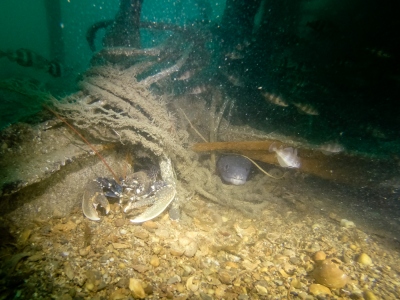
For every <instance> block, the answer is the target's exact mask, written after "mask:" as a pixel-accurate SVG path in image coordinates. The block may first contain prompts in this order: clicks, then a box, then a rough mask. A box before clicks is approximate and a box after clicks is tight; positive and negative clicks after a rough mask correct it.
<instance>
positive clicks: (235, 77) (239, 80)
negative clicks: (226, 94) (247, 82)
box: [221, 71, 244, 87]
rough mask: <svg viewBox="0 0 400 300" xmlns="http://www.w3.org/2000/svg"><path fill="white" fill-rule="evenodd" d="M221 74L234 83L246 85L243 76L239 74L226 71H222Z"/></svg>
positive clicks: (241, 85)
mask: <svg viewBox="0 0 400 300" xmlns="http://www.w3.org/2000/svg"><path fill="white" fill-rule="evenodd" d="M221 74H222V75H224V76H225V77H226V79H227V80H228V81H229V82H230V83H231V84H232V85H233V86H238V87H244V83H243V80H242V78H241V77H240V76H239V75H238V74H229V73H228V72H226V71H221Z"/></svg>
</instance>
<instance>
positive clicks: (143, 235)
mask: <svg viewBox="0 0 400 300" xmlns="http://www.w3.org/2000/svg"><path fill="white" fill-rule="evenodd" d="M133 236H135V237H137V238H139V239H141V240H147V239H148V237H149V232H148V231H146V230H144V229H143V228H141V227H138V228H136V230H135V231H134V232H133Z"/></svg>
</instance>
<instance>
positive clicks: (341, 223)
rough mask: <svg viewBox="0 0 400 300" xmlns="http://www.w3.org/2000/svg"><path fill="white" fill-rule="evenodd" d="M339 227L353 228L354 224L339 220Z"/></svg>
mask: <svg viewBox="0 0 400 300" xmlns="http://www.w3.org/2000/svg"><path fill="white" fill-rule="evenodd" d="M340 226H342V227H344V228H355V227H356V224H354V222H352V221H349V220H346V219H341V220H340Z"/></svg>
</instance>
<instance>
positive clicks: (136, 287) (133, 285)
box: [129, 278, 146, 299]
mask: <svg viewBox="0 0 400 300" xmlns="http://www.w3.org/2000/svg"><path fill="white" fill-rule="evenodd" d="M129 289H130V290H131V292H132V296H133V297H135V298H139V299H144V298H145V297H146V293H145V292H144V288H143V286H142V283H141V281H140V280H138V279H136V278H130V279H129Z"/></svg>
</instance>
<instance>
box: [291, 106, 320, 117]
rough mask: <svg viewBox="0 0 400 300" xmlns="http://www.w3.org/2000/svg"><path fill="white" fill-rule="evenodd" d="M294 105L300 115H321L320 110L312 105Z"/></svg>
mask: <svg viewBox="0 0 400 300" xmlns="http://www.w3.org/2000/svg"><path fill="white" fill-rule="evenodd" d="M293 105H294V106H296V107H297V109H298V111H299V112H300V113H304V114H306V115H310V116H318V115H319V112H318V110H317V109H316V108H315V107H314V106H312V105H311V104H304V103H293Z"/></svg>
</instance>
